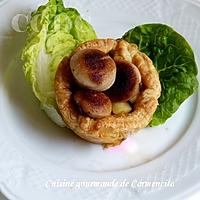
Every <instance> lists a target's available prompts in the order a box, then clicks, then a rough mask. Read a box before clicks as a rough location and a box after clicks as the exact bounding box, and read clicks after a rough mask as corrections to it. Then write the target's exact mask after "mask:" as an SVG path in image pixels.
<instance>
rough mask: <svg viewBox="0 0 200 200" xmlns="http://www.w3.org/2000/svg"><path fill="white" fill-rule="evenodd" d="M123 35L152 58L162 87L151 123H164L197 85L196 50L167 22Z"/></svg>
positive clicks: (137, 28) (135, 29) (142, 26)
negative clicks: (166, 23) (194, 51)
mask: <svg viewBox="0 0 200 200" xmlns="http://www.w3.org/2000/svg"><path fill="white" fill-rule="evenodd" d="M123 38H124V39H125V40H127V41H128V42H131V43H135V44H137V45H138V47H139V50H140V51H142V52H144V53H146V54H147V55H148V56H149V57H150V58H151V59H152V61H153V63H154V65H155V67H156V69H157V71H158V73H159V77H160V82H161V86H162V93H161V97H160V98H159V106H158V108H157V110H156V112H155V113H154V116H153V119H152V121H151V122H150V126H157V125H160V124H163V123H165V121H166V120H167V119H168V118H170V117H171V116H172V115H173V114H174V113H175V112H176V111H177V110H178V108H179V106H180V105H181V104H182V103H183V102H184V101H185V100H186V99H187V98H188V97H189V96H190V95H192V94H193V93H194V92H196V91H197V88H198V79H197V73H198V69H197V65H196V62H195V57H194V53H193V51H192V48H191V47H190V45H189V43H188V42H187V41H186V40H185V38H184V37H183V36H181V35H180V34H179V33H177V32H176V31H175V30H174V29H172V28H171V27H169V26H167V25H165V24H143V25H140V26H137V27H135V28H133V29H131V30H130V31H128V32H127V33H126V34H125V35H124V36H123Z"/></svg>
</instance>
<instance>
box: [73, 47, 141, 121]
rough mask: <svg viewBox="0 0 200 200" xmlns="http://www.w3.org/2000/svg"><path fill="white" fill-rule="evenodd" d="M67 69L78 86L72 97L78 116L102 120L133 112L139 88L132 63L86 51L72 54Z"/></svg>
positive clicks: (139, 78) (100, 52)
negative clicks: (110, 116) (68, 68)
mask: <svg viewBox="0 0 200 200" xmlns="http://www.w3.org/2000/svg"><path fill="white" fill-rule="evenodd" d="M70 69H71V72H72V75H73V78H74V80H75V81H74V84H76V86H78V87H75V88H77V90H76V91H73V97H74V101H75V103H76V105H77V106H78V107H79V110H80V111H81V113H83V114H85V115H87V116H89V117H92V118H103V117H106V116H109V115H112V114H114V115H118V114H122V113H129V112H132V111H133V108H134V102H135V101H136V99H137V97H138V96H139V94H140V88H141V74H140V72H139V70H138V68H137V67H136V66H135V65H134V64H133V63H131V62H127V61H124V60H122V59H115V58H113V57H112V56H110V55H109V54H105V53H104V52H102V51H100V50H96V49H85V50H79V51H77V52H75V53H74V54H73V55H72V57H71V60H70Z"/></svg>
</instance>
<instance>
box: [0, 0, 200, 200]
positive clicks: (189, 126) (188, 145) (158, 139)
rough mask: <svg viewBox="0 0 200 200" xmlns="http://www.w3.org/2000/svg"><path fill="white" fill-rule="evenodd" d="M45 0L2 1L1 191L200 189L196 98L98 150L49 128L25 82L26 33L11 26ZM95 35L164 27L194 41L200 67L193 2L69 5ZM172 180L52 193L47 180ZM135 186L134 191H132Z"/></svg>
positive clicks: (44, 195) (198, 8) (102, 195)
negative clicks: (159, 184) (141, 26)
mask: <svg viewBox="0 0 200 200" xmlns="http://www.w3.org/2000/svg"><path fill="white" fill-rule="evenodd" d="M44 2H45V1H39V0H37V1H35V0H30V1H25V2H22V1H20V0H15V1H5V0H4V1H0V6H1V8H0V10H1V12H0V19H1V23H0V116H1V117H0V133H1V134H0V190H2V191H3V193H4V194H5V195H6V196H8V197H9V198H10V199H11V200H12V199H17V200H18V199H24V200H27V199H29V200H32V199H48V200H51V199H52V200H55V199H58V200H62V199H72V197H73V199H74V200H78V199H97V200H98V199H116V200H121V199H133V198H135V199H159V198H160V197H161V196H162V198H163V199H168V198H172V197H177V198H182V196H184V195H187V194H188V193H189V192H190V191H193V190H195V189H196V188H198V187H199V185H198V184H199V180H198V179H199V178H200V175H199V174H200V136H199V130H200V124H199V118H200V101H199V93H197V94H194V95H193V96H192V97H191V98H189V99H188V100H187V101H186V102H184V104H183V105H182V106H181V107H180V109H179V110H178V112H177V113H176V114H175V115H174V116H173V117H172V118H171V119H170V120H168V121H167V122H166V123H165V125H163V126H159V127H155V128H145V129H143V130H141V131H140V133H139V134H137V135H136V136H134V137H133V136H132V137H129V138H128V139H127V140H126V141H125V142H123V144H122V145H120V146H119V147H115V148H112V149H107V150H103V149H102V147H101V146H100V145H94V144H90V143H88V142H86V141H83V140H81V139H80V138H78V137H77V136H75V135H74V134H73V133H71V132H69V131H68V130H67V129H63V128H59V127H57V126H56V125H54V124H53V123H52V122H51V121H50V120H49V119H48V118H47V117H46V115H45V114H44V113H43V112H42V111H41V110H40V108H39V104H38V101H37V100H36V98H35V97H34V95H33V94H32V91H31V88H30V86H29V85H28V84H27V82H26V81H25V79H24V75H23V72H22V63H21V62H20V61H19V55H20V50H21V48H22V46H23V44H24V40H25V34H24V33H18V32H16V31H14V30H13V29H12V27H11V21H12V19H13V17H14V16H16V15H17V14H27V13H30V11H32V10H34V9H36V8H37V7H38V6H39V5H41V4H42V3H44ZM66 5H68V6H73V7H76V8H77V9H78V10H79V11H80V13H81V14H82V16H83V17H84V18H85V19H87V20H88V21H89V22H90V23H91V24H92V25H93V26H94V28H95V30H96V31H97V33H98V36H99V37H112V38H120V37H121V36H122V35H123V34H124V33H125V32H126V31H128V30H129V29H130V28H132V27H133V26H135V25H138V24H143V23H148V22H161V23H167V24H169V25H170V26H172V27H174V28H175V29H176V30H177V31H179V32H180V33H181V34H183V35H184V36H185V37H186V38H187V39H188V41H189V42H190V43H191V45H192V47H193V49H194V52H195V55H196V60H197V62H198V63H200V60H199V59H200V36H199V32H200V22H199V18H200V3H199V1H197V0H174V1H172V0H162V1H160V0H140V1H136V0H115V1H114V0H104V1H98V0H93V1H92V0H81V1H80V0H71V1H69V0H68V1H67V2H66ZM113 179H116V180H118V181H120V180H121V181H122V180H124V179H126V180H127V181H128V182H129V183H130V184H131V182H134V183H136V181H137V182H138V183H139V182H140V181H171V182H172V183H174V187H168V188H164V187H159V188H158V187H145V188H144V187H140V185H139V184H138V185H134V187H130V185H129V187H124V188H119V187H118V188H86V187H83V188H81V189H80V190H75V189H74V188H68V187H64V188H62V187H57V188H52V187H50V185H51V183H52V182H51V181H112V180H113ZM136 186H137V187H136Z"/></svg>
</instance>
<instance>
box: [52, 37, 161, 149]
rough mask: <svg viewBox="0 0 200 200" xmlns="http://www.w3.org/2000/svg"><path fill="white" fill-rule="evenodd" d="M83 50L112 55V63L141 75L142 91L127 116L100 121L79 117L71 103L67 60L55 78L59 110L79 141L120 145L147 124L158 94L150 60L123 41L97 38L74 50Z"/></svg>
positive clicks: (63, 62)
mask: <svg viewBox="0 0 200 200" xmlns="http://www.w3.org/2000/svg"><path fill="white" fill-rule="evenodd" d="M86 48H93V49H98V50H101V51H103V52H105V53H109V52H112V55H113V58H114V60H120V59H122V60H126V61H129V62H132V63H133V64H135V65H136V66H137V67H138V69H139V71H140V73H141V77H142V83H143V85H144V88H145V89H144V90H143V91H142V92H141V93H140V95H139V97H138V98H137V100H136V102H135V104H134V109H133V112H131V113H127V114H120V115H110V116H108V117H104V118H101V119H93V118H90V117H88V116H85V115H82V114H80V112H79V111H78V109H77V106H76V105H75V104H74V102H73V95H72V91H71V84H72V75H71V73H70V66H69V59H70V58H65V59H64V60H63V61H62V62H61V63H60V65H59V67H58V70H57V73H56V77H55V93H56V100H57V104H58V107H59V110H60V112H61V114H62V117H63V119H64V121H65V123H66V124H67V126H68V127H69V128H70V129H72V130H73V131H74V132H75V133H76V134H77V135H79V136H80V137H82V138H83V139H86V140H88V141H90V142H94V143H101V144H104V145H117V144H120V143H121V142H122V141H123V140H124V139H126V138H127V137H128V134H129V133H130V132H131V133H134V132H136V131H137V130H139V129H141V128H144V127H146V126H147V125H148V124H149V122H150V121H151V119H152V116H153V114H154V112H155V110H156V108H157V106H158V98H159V96H160V93H161V85H160V81H159V76H158V73H157V71H156V69H155V67H154V65H153V63H152V61H151V60H150V59H149V58H148V57H147V56H146V55H145V54H143V53H141V52H139V50H138V48H137V46H136V45H134V44H129V43H128V42H126V41H124V40H113V39H97V40H93V41H89V42H86V43H83V44H81V45H80V46H79V47H78V48H77V49H76V50H75V51H78V50H81V49H86Z"/></svg>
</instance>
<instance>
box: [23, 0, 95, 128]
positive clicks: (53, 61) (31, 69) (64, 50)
mask: <svg viewBox="0 0 200 200" xmlns="http://www.w3.org/2000/svg"><path fill="white" fill-rule="evenodd" d="M95 38H96V33H95V31H94V29H93V28H92V26H91V25H90V24H89V23H88V22H86V21H85V20H84V19H82V18H81V16H80V14H79V13H78V11H77V10H76V9H74V8H65V7H64V5H63V2H62V0H49V2H48V3H47V4H46V5H43V6H40V7H39V8H38V10H37V11H35V12H33V13H32V15H31V20H30V23H29V25H28V27H27V41H26V45H25V47H24V49H23V51H22V60H23V61H24V66H23V70H24V74H25V77H26V79H27V80H28V81H29V82H30V83H31V85H32V88H33V92H34V94H35V96H36V97H37V98H38V99H39V101H40V102H41V108H42V109H43V110H45V111H46V113H47V114H48V116H49V117H50V118H51V119H52V120H53V121H54V122H55V123H56V124H58V125H59V126H65V123H64V122H63V120H62V117H61V116H60V114H59V111H58V108H57V104H56V100H55V94H54V86H53V85H54V78H55V73H56V70H57V67H58V65H59V63H60V62H61V60H62V59H63V58H64V57H65V56H69V55H70V54H71V52H72V51H73V50H74V49H75V48H76V47H77V45H79V44H80V43H82V42H85V41H88V40H92V39H95Z"/></svg>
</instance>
